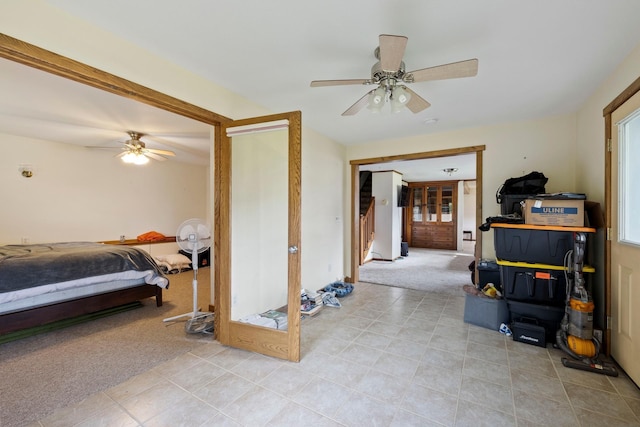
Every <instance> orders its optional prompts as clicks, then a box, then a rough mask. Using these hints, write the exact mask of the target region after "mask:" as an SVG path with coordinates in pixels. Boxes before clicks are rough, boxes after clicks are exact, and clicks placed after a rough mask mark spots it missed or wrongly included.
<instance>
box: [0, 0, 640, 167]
mask: <svg viewBox="0 0 640 427" xmlns="http://www.w3.org/2000/svg"><path fill="white" fill-rule="evenodd" d="M48 2H49V3H50V4H52V5H54V6H56V7H59V8H61V9H62V10H64V11H65V12H67V13H69V14H71V15H75V16H77V17H78V18H80V19H83V20H86V21H87V22H89V23H90V24H92V25H95V26H98V27H101V28H103V29H105V30H107V31H109V32H111V33H114V34H116V35H118V36H119V37H121V38H123V39H125V40H128V41H129V42H131V43H133V44H136V45H139V46H141V47H143V48H145V49H147V50H149V51H152V52H154V53H155V54H157V55H159V56H161V57H164V58H166V59H168V60H170V61H172V62H175V63H178V64H180V65H181V66H182V67H184V68H186V69H189V70H191V71H193V72H195V73H197V74H199V75H201V76H203V77H204V78H206V79H209V80H211V81H212V82H215V83H217V84H219V85H221V86H224V87H226V88H227V89H229V90H231V91H233V92H236V93H238V94H240V95H242V96H244V97H246V98H248V99H250V100H252V101H254V102H256V103H257V104H260V105H263V106H265V107H266V108H268V109H269V110H271V111H273V112H280V111H291V110H301V111H302V119H303V124H304V125H305V126H307V127H310V128H313V129H315V130H316V131H318V132H320V133H322V134H325V135H327V136H328V137H330V138H332V139H334V140H335V141H337V142H340V143H342V144H345V145H353V144H363V143H367V142H371V141H376V140H383V139H392V138H400V137H407V136H412V135H420V134H425V133H434V132H442V131H448V130H454V129H460V128H468V127H475V126H482V125H489V124H497V123H503V122H510V121H519V120H529V119H535V118H540V117H545V116H552V115H557V114H565V113H571V112H574V111H576V110H577V109H578V108H579V107H580V105H581V104H582V103H583V102H584V101H585V100H586V99H587V97H588V96H589V95H591V94H592V93H593V91H594V90H595V89H596V88H597V87H598V86H599V85H600V84H601V83H602V82H603V80H604V79H605V78H606V77H607V76H608V75H609V74H610V73H611V72H612V71H613V70H614V69H615V67H616V66H617V65H618V64H619V63H620V62H621V61H622V60H623V59H624V58H625V56H626V55H628V54H629V53H630V52H631V50H632V49H633V48H634V47H635V46H637V45H638V44H639V43H640V25H638V23H637V17H638V16H640V1H637V0H608V1H606V2H605V1H602V0H562V1H558V0H536V1H528V2H527V1H513V0H456V1H445V0H404V1H403V0H400V1H398V0H350V1H344V0H325V1H319V2H313V3H311V2H305V1H300V0H277V1H271V2H266V1H258V0H246V1H243V2H238V1H233V0H224V1H221V0H217V1H209V2H207V1H191V2H176V1H174V0H136V1H135V2H132V1H129V0H110V1H108V2H107V1H104V2H97V1H92V2H79V1H77V0H49V1H48ZM380 34H397V35H405V36H407V37H408V39H409V41H408V44H407V49H406V52H405V56H404V62H405V63H406V68H407V70H414V69H419V68H425V67H431V66H436V65H440V64H444V63H450V62H455V61H461V60H466V59H470V58H477V59H478V60H479V67H478V75H477V76H476V77H471V78H463V79H453V80H441V81H432V82H424V83H414V84H412V85H410V87H411V88H412V89H413V90H414V91H415V92H417V93H418V94H420V95H421V96H422V97H424V98H425V99H426V100H428V101H429V102H430V103H431V104H432V106H431V107H430V108H428V109H426V110H425V111H423V112H421V113H418V114H415V115H414V114H412V113H411V112H409V111H403V112H401V113H398V114H391V113H386V114H379V115H372V114H370V113H369V111H368V110H366V109H365V110H363V111H361V112H360V113H358V114H357V115H355V116H350V117H343V116H341V113H342V112H343V111H344V110H346V109H347V108H348V107H349V106H351V105H352V104H353V103H354V102H355V101H356V100H358V99H359V98H360V97H361V96H363V95H364V94H365V93H366V92H367V91H368V90H370V89H371V87H369V86H359V85H356V86H337V87H319V88H311V87H310V86H309V83H310V81H311V80H318V79H345V78H369V77H370V68H371V66H372V65H373V64H374V63H375V62H376V59H375V58H374V56H373V51H374V49H375V47H376V46H377V41H378V36H379V35H380ZM0 65H2V64H0ZM2 66H3V67H4V65H2ZM0 72H1V73H2V74H1V75H2V82H3V83H2V84H3V86H2V87H0V89H2V90H3V93H17V92H5V90H7V91H17V90H18V88H19V87H20V85H19V84H18V83H17V82H10V81H9V79H7V78H6V77H5V76H6V75H7V74H6V73H5V71H4V69H1V68H0ZM19 74H20V76H17V77H20V79H19V80H23V81H24V80H26V78H27V76H26V75H23V74H24V73H19ZM30 82H31V81H30ZM30 84H32V82H31V83H30ZM73 86H78V85H75V84H73ZM66 90H67V92H66V93H65V95H64V97H62V98H64V99H68V100H72V99H73V94H75V93H76V91H77V90H79V89H78V88H77V87H74V88H71V87H68V88H66ZM103 95H104V94H103ZM38 96H41V97H42V96H44V95H43V94H42V93H39V94H38ZM91 97H93V95H88V94H87V93H85V94H83V95H82V98H81V99H82V101H81V102H80V104H79V105H78V103H77V100H75V99H73V102H74V103H75V105H76V108H75V111H72V110H71V107H69V106H67V107H64V108H57V109H56V110H55V113H53V112H52V111H51V110H50V109H47V108H44V107H42V108H39V109H38V110H32V108H33V107H34V106H33V105H26V104H27V103H24V104H25V105H22V106H21V107H20V109H15V108H14V106H13V105H8V104H7V102H8V100H9V99H11V100H13V101H15V100H16V99H19V98H20V97H19V96H17V97H16V96H11V97H6V96H3V97H1V98H2V99H1V100H0V113H7V111H10V112H11V113H12V114H13V115H17V116H21V118H19V119H18V120H17V121H18V122H20V121H22V122H24V124H25V125H24V126H23V127H25V128H28V127H29V126H28V125H26V123H27V122H26V121H27V119H28V118H29V117H34V118H36V119H38V120H40V121H41V122H42V123H44V122H45V121H54V122H55V121H57V122H60V123H63V124H65V125H68V126H66V131H71V128H73V127H74V126H75V125H81V126H84V128H89V127H95V128H96V129H108V130H109V133H108V134H107V133H106V132H104V133H103V134H100V135H101V136H100V138H98V137H95V138H93V139H91V137H90V136H83V137H84V138H85V139H86V140H87V141H89V140H91V141H98V140H99V141H100V142H99V143H100V144H108V143H109V141H113V139H117V138H120V139H121V140H124V139H125V135H122V132H124V131H125V130H138V131H140V132H144V133H149V134H150V139H149V140H148V146H152V145H154V144H157V146H155V147H154V148H156V147H157V148H165V149H172V150H174V151H176V152H178V151H181V150H179V148H180V146H181V145H184V146H186V147H187V149H188V150H191V151H193V150H195V152H192V153H190V154H188V155H186V158H181V159H180V160H185V161H193V159H194V158H195V159H198V158H200V159H202V160H201V162H204V158H206V157H207V156H208V155H207V154H206V150H207V144H208V142H207V140H206V138H202V139H200V140H199V141H200V142H198V143H196V140H197V139H196V138H193V136H194V135H196V136H197V135H198V134H199V136H200V137H202V136H203V131H204V132H206V129H202V126H201V125H197V126H196V125H193V124H191V125H189V124H186V123H180V124H178V122H176V121H175V120H177V119H168V118H167V117H166V116H165V117H163V118H162V119H161V120H160V121H155V120H154V119H153V118H152V116H154V115H155V114H156V113H157V112H153V113H151V112H150V110H149V107H144V108H143V107H141V106H139V105H136V106H132V105H127V106H125V105H124V104H130V103H128V102H126V101H124V100H117V101H114V100H112V99H109V100H107V99H106V97H102V99H101V100H100V103H99V104H95V103H93V102H90V100H89V99H90V98H91ZM50 98H51V99H50V100H51V101H52V102H55V99H57V102H58V103H60V102H61V101H62V100H63V99H60V98H61V97H60V96H58V97H57V98H56V95H55V94H54V93H51V94H50ZM109 98H113V97H109ZM32 99H33V98H32ZM13 101H12V102H13ZM114 102H116V103H117V104H113V103H114ZM41 105H42V106H44V105H46V104H44V103H42V104H41ZM57 105H58V106H59V107H62V106H61V105H60V104H57ZM95 105H99V106H100V107H99V110H97V111H94V110H93V109H94V108H97V107H95ZM112 105H116V106H115V108H113V107H112ZM603 107H604V106H603ZM129 108H133V110H132V111H134V112H133V113H131V112H129ZM66 111H69V112H70V113H72V114H71V115H69V116H67V115H66V114H65V112H66ZM22 119H24V120H22ZM428 119H437V122H435V123H430V124H425V121H427V120H428ZM7 122H10V123H12V124H13V125H14V127H16V126H17V123H16V118H15V117H6V116H5V117H0V126H2V129H4V128H5V126H7V125H8V124H9V123H7ZM18 127H19V126H18ZM133 127H135V129H133ZM141 127H142V128H141ZM42 128H46V129H47V130H48V133H49V134H50V135H53V134H54V133H55V132H56V131H57V130H56V131H54V129H53V128H57V127H56V126H54V125H51V126H45V125H43V127H42ZM16 131H17V130H16ZM62 132H64V129H63V131H62ZM76 133H78V132H76ZM83 135H84V134H83ZM118 135H122V136H120V137H119V136H118ZM186 136H189V137H190V138H186ZM151 137H153V139H155V140H156V141H154V142H153V144H152V140H151ZM64 138H66V139H69V137H64ZM159 138H161V139H163V140H164V141H160V140H159ZM143 140H144V138H143ZM161 142H163V143H164V144H161ZM94 143H98V142H91V144H89V143H88V142H87V143H86V144H83V145H92V144H94ZM171 144H173V145H171ZM196 144H199V145H196ZM189 156H190V157H189ZM404 165H405V166H406V165H408V163H404ZM446 167H449V166H446ZM451 167H457V166H456V165H451ZM430 169H436V167H432V168H430ZM460 169H462V167H461V168H460ZM440 174H442V172H441V171H440Z"/></svg>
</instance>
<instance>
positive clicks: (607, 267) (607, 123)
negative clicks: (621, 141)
mask: <svg viewBox="0 0 640 427" xmlns="http://www.w3.org/2000/svg"><path fill="white" fill-rule="evenodd" d="M611 114H612V113H607V114H606V115H605V116H604V223H605V236H604V340H603V341H604V342H603V343H602V347H603V350H604V352H605V354H606V355H607V357H608V356H611V330H610V329H608V328H607V327H606V326H607V318H608V317H609V316H611V240H607V230H609V229H611V152H610V151H609V141H610V140H611V132H612V129H611V127H612V125H611Z"/></svg>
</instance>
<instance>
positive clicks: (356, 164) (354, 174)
mask: <svg viewBox="0 0 640 427" xmlns="http://www.w3.org/2000/svg"><path fill="white" fill-rule="evenodd" d="M484 150H485V146H484V145H480V146H470V147H464V148H454V149H447V150H439V151H430V152H422V153H412V154H404V155H397V156H385V157H377V158H369V159H358V160H351V161H350V164H351V219H352V221H351V251H350V277H347V278H346V280H347V281H350V282H357V281H359V268H360V258H359V256H360V255H359V252H360V219H359V216H360V198H359V194H360V167H361V166H365V167H366V166H370V165H376V164H386V163H389V162H400V164H401V162H403V161H412V160H422V159H425V160H426V159H439V158H447V157H455V156H461V155H468V154H472V155H474V157H475V179H476V188H475V195H476V198H475V220H476V221H475V222H476V224H480V223H482V209H481V208H482V155H483V152H484ZM481 248H482V235H481V234H478V235H477V241H476V245H475V249H474V257H475V259H476V260H477V259H478V258H479V257H480V254H481Z"/></svg>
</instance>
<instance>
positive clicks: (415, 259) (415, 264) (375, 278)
mask: <svg viewBox="0 0 640 427" xmlns="http://www.w3.org/2000/svg"><path fill="white" fill-rule="evenodd" d="M471 261H473V255H472V253H471V251H469V250H465V251H463V252H457V251H447V250H438V249H424V248H409V253H408V256H406V257H401V258H398V259H396V260H395V261H370V262H368V263H366V264H364V265H363V266H361V267H360V281H361V282H368V283H377V284H380V285H388V286H395V287H400V288H407V289H417V290H421V291H428V292H436V293H442V294H447V295H454V296H455V295H464V292H463V290H462V287H463V286H464V285H467V284H471V272H470V271H469V268H468V266H469V264H470V263H471Z"/></svg>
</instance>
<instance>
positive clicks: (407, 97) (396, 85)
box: [311, 34, 478, 116]
mask: <svg viewBox="0 0 640 427" xmlns="http://www.w3.org/2000/svg"><path fill="white" fill-rule="evenodd" d="M407 41H408V38H407V37H405V36H394V35H389V34H381V35H380V36H379V46H378V47H377V48H376V49H375V51H374V54H375V57H376V59H378V62H376V63H375V64H374V65H373V67H371V78H369V79H345V80H314V81H312V82H311V87H320V86H343V85H377V86H378V87H377V88H375V89H372V90H370V91H369V92H367V93H366V94H365V95H364V96H363V97H362V98H360V99H359V100H358V101H356V103H355V104H353V105H352V106H351V107H349V108H348V109H347V110H346V111H345V112H344V113H342V115H343V116H351V115H354V114H356V113H357V112H358V111H360V110H362V109H363V108H364V107H366V106H369V108H370V109H372V110H374V111H379V110H380V109H381V108H382V106H383V105H384V104H385V103H386V102H387V101H389V102H390V103H391V108H392V110H394V111H399V110H400V109H402V107H406V108H408V109H409V110H411V112H413V113H419V112H420V111H422V110H424V109H426V108H429V107H430V106H431V104H430V103H429V102H428V101H427V100H425V99H424V98H422V97H421V96H420V95H418V94H417V93H415V92H414V91H412V90H411V89H409V88H408V87H407V86H406V85H405V84H409V83H417V82H425V81H429V80H444V79H455V78H460V77H473V76H475V75H476V74H477V73H478V60H477V59H469V60H466V61H460V62H454V63H451V64H445V65H438V66H435V67H429V68H422V69H419V70H415V71H409V72H407V71H405V65H404V62H403V61H402V58H403V56H404V51H405V48H406V46H407Z"/></svg>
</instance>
